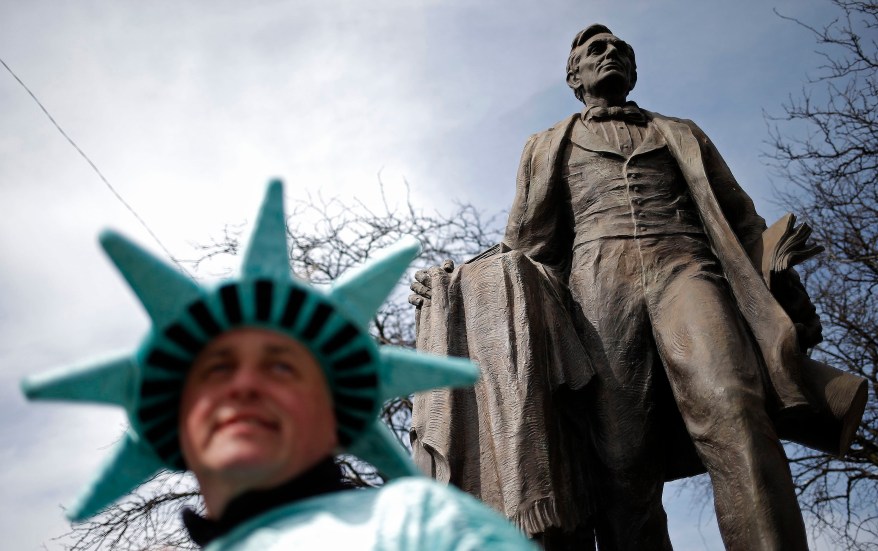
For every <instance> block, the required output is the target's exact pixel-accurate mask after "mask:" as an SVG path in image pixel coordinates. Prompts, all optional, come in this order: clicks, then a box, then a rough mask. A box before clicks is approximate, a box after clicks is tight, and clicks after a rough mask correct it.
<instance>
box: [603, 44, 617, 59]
mask: <svg viewBox="0 0 878 551" xmlns="http://www.w3.org/2000/svg"><path fill="white" fill-rule="evenodd" d="M604 57H614V58H616V59H618V58H619V48H618V46H616V45H615V44H607V47H606V48H605V49H604Z"/></svg>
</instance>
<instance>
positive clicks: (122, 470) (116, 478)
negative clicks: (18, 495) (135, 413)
mask: <svg viewBox="0 0 878 551" xmlns="http://www.w3.org/2000/svg"><path fill="white" fill-rule="evenodd" d="M163 468H165V467H164V466H163V465H162V463H161V461H160V460H159V458H158V457H156V455H155V454H154V453H153V452H152V451H151V450H150V449H149V448H148V447H147V446H146V445H145V444H144V443H143V442H142V441H141V440H138V438H137V436H135V435H134V434H133V433H131V432H130V431H128V432H126V433H125V436H124V437H123V438H122V440H121V441H120V442H119V443H118V444H116V446H115V448H114V449H113V451H112V452H111V455H110V457H109V459H108V461H107V462H106V463H105V464H104V466H103V468H101V470H100V471H99V472H98V475H97V477H95V479H94V480H93V481H92V483H91V484H90V485H89V486H88V487H87V488H86V490H85V491H84V492H83V493H82V494H80V496H79V497H78V498H77V500H76V501H75V502H74V503H73V504H72V505H71V506H70V508H69V509H68V510H67V518H69V519H70V520H71V521H73V522H80V521H83V520H85V519H87V518H89V517H91V516H93V515H96V514H98V513H99V512H101V511H102V510H103V509H105V508H106V507H107V506H109V505H110V504H111V503H113V502H114V501H116V500H117V499H119V498H120V497H122V496H124V495H126V494H127V493H128V492H130V491H131V490H133V489H134V488H136V487H137V486H139V485H140V484H141V483H143V481H145V480H148V479H149V478H150V477H151V476H152V475H154V474H155V473H157V472H158V471H159V470H161V469H163Z"/></svg>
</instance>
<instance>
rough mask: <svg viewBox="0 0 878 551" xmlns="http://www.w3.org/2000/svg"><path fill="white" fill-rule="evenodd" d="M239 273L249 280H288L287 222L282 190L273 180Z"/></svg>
mask: <svg viewBox="0 0 878 551" xmlns="http://www.w3.org/2000/svg"><path fill="white" fill-rule="evenodd" d="M241 271H242V273H243V275H244V276H245V277H249V278H258V277H259V276H265V277H273V278H287V277H289V274H290V261H289V253H288V251H287V220H286V216H285V215H284V188H283V183H282V182H281V181H280V180H272V181H271V182H269V184H268V189H267V190H266V192H265V198H264V199H263V200H262V207H261V208H260V209H259V216H258V218H257V219H256V227H255V228H254V230H253V234H252V236H251V237H250V243H249V245H248V246H247V252H246V253H245V254H244V263H243V265H242V268H241Z"/></svg>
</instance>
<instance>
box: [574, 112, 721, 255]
mask: <svg viewBox="0 0 878 551" xmlns="http://www.w3.org/2000/svg"><path fill="white" fill-rule="evenodd" d="M589 134H591V132H590V131H589V130H588V129H586V128H585V127H584V126H582V125H581V124H579V125H577V128H575V129H574V131H573V132H572V135H571V142H570V145H569V146H568V150H567V152H566V153H564V154H562V155H563V157H564V158H563V159H562V163H563V164H562V168H561V177H562V179H563V181H564V183H565V184H566V187H567V189H568V190H569V193H570V202H571V207H572V211H573V213H574V227H575V230H574V233H575V238H574V248H575V247H576V246H577V245H580V244H582V243H586V242H589V241H594V240H596V239H602V238H632V237H652V236H657V235H681V234H684V235H700V236H704V229H703V227H702V224H701V220H700V218H699V216H698V213H697V209H696V207H695V205H694V204H693V202H692V198H691V197H690V195H689V190H688V189H689V188H688V185H687V184H686V180H685V179H684V178H683V174H682V173H681V172H680V168H679V164H678V163H677V160H676V159H675V158H674V157H673V155H671V152H670V151H669V150H668V148H667V145H666V144H665V142H664V138H662V136H661V135H660V134H659V133H658V132H656V131H655V129H654V128H650V130H649V132H648V133H647V136H646V139H645V140H644V142H643V143H642V144H641V145H640V147H638V148H637V150H635V151H634V152H633V153H632V154H631V156H630V157H628V156H625V155H623V154H622V153H621V152H618V151H615V148H612V146H610V144H607V143H606V142H604V144H599V142H597V140H601V139H600V138H599V137H598V136H596V135H594V134H591V135H589ZM599 145H605V146H606V147H600V148H598V147H596V146H599Z"/></svg>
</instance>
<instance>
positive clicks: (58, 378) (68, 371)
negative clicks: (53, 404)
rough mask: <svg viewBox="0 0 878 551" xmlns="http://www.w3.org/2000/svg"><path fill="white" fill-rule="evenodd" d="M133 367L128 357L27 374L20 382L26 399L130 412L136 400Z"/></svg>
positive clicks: (135, 380) (135, 371) (135, 382)
mask: <svg viewBox="0 0 878 551" xmlns="http://www.w3.org/2000/svg"><path fill="white" fill-rule="evenodd" d="M136 385H137V366H136V365H135V364H134V360H133V359H132V357H131V356H130V355H125V356H122V357H114V358H109V359H106V360H103V361H97V362H91V363H89V364H87V365H76V366H72V367H66V368H61V369H56V370H53V371H50V372H48V373H38V374H36V375H31V376H30V377H27V378H26V379H24V380H23V381H22V382H21V390H22V392H24V395H25V396H27V398H28V400H63V401H71V402H98V403H104V404H113V405H119V406H122V407H124V408H125V409H130V408H131V407H132V405H133V403H134V401H135V400H136V392H137V389H136Z"/></svg>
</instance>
